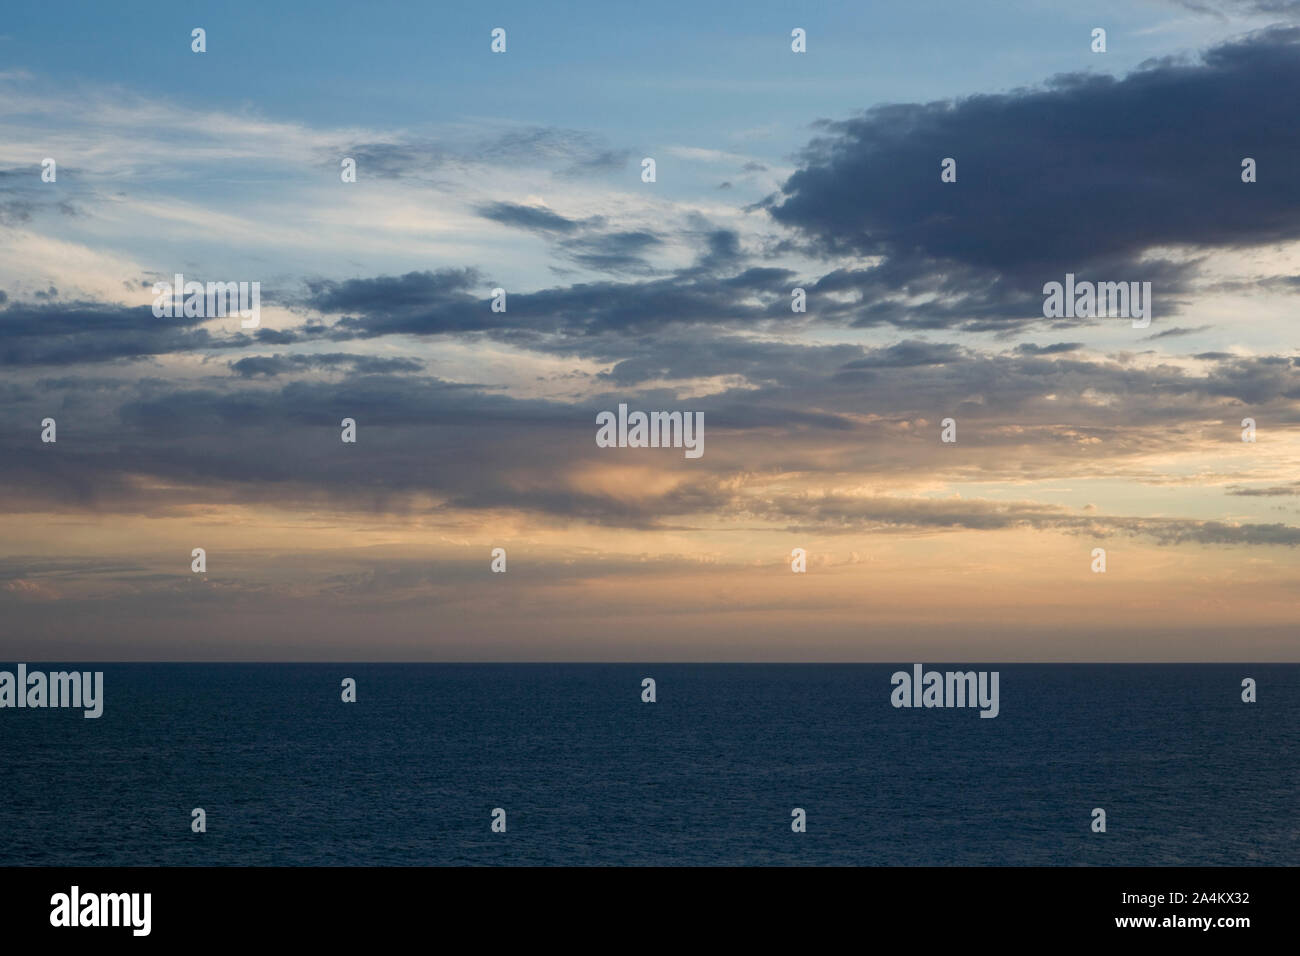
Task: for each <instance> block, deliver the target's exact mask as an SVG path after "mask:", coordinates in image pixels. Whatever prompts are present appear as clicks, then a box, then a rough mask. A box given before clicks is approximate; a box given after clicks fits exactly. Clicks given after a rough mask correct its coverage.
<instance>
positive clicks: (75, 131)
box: [0, 0, 1300, 662]
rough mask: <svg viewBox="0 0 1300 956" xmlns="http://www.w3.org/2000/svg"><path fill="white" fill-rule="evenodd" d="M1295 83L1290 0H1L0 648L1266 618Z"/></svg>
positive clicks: (1291, 288)
mask: <svg viewBox="0 0 1300 956" xmlns="http://www.w3.org/2000/svg"><path fill="white" fill-rule="evenodd" d="M498 27H499V28H502V29H504V30H505V31H506V50H505V52H503V53H494V52H493V51H492V49H491V43H492V37H491V33H492V31H493V29H494V28H498ZM1098 27H1100V28H1103V29H1104V30H1105V31H1106V50H1105V52H1094V51H1093V49H1092V46H1093V38H1092V34H1093V30H1094V28H1098ZM194 28H202V29H203V30H204V31H205V40H206V51H205V52H202V53H197V52H194V51H193V50H192V48H191V43H192V40H191V31H192V30H193V29H194ZM795 28H800V29H802V30H804V31H805V32H806V38H807V40H806V45H807V49H806V52H802V53H796V52H794V51H793V50H792V49H791V31H792V30H793V29H795ZM1298 88H1300V3H1291V2H1287V0H1247V2H1215V0H1204V2H1202V0H1183V2H1173V0H1146V2H1124V3H1118V2H1117V3H1095V4H1089V5H1087V6H1086V7H1081V6H1080V5H1077V4H1067V3H1063V2H1062V3H1056V2H1029V0H1020V2H1007V3H1000V4H997V5H983V4H980V5H976V4H960V3H938V2H915V3H906V4H902V3H900V4H861V3H819V4H814V5H809V6H808V7H799V6H797V5H791V4H777V3H753V2H746V3H707V4H700V3H689V4H688V3H675V2H670V3H658V4H648V5H635V6H634V5H621V4H620V5H609V4H595V3H567V4H564V5H548V4H538V3H528V4H478V3H473V4H470V3H465V4H396V3H369V4H350V3H349V4H344V3H333V2H313V3H310V4H307V3H292V2H289V3H277V4H251V3H238V4H236V3H227V4H217V3H212V4H194V5H187V6H186V7H184V8H181V7H180V6H179V5H176V4H169V3H144V2H140V3H126V4H123V5H120V6H119V7H116V8H107V7H104V6H103V5H100V4H91V3H70V4H62V5H60V6H58V7H57V8H54V7H50V6H49V5H39V4H37V5H23V6H21V7H20V8H16V9H15V10H13V11H11V12H10V14H9V15H7V17H6V20H5V22H4V24H3V25H2V26H0V659H4V658H6V657H8V658H13V659H17V660H34V661H40V660H304V661H310V660H412V661H416V660H419V661H424V660H429V661H438V660H445V661H543V660H580V661H585V660H602V661H603V660H627V661H810V662H811V661H900V660H903V661H932V662H941V661H945V662H947V661H954V662H956V661H1215V660H1231V661H1297V660H1300V642H1298V641H1297V637H1296V631H1295V623H1294V618H1295V614H1294V607H1295V600H1296V596H1297V586H1296V582H1297V576H1298V574H1300V553H1298V552H1297V545H1300V524H1298V523H1297V514H1298V513H1300V497H1298V496H1300V468H1297V465H1298V464H1300V377H1298V375H1297V371H1298V370H1300V352H1298V351H1297V336H1296V335H1295V334H1294V332H1293V328H1294V318H1293V312H1294V306H1295V302H1296V293H1297V290H1300V245H1298V243H1300V183H1298V182H1297V170H1300V122H1297V114H1296V110H1295V107H1294V96H1293V95H1292V94H1293V92H1294V91H1295V90H1296V89H1298ZM646 158H652V159H654V161H655V179H654V181H653V182H646V181H644V179H643V175H642V169H643V160H644V159H646ZM945 158H953V159H955V161H956V167H955V168H956V180H955V181H953V182H945V181H943V179H942V178H941V162H942V161H943V160H944V159H945ZM1245 158H1250V159H1253V160H1254V162H1255V170H1256V179H1255V181H1254V182H1243V174H1242V163H1243V159H1245ZM47 159H52V160H54V162H55V170H56V176H55V178H54V181H52V182H50V181H45V179H44V178H43V176H42V171H43V168H44V167H43V163H44V161H45V160H47ZM345 159H351V160H353V161H354V162H355V168H356V181H355V182H345V181H343V176H342V175H341V167H342V163H343V161H344V160H345ZM177 273H181V274H183V275H184V276H185V277H186V279H189V280H195V281H200V282H204V281H207V282H238V281H243V282H258V283H260V290H261V306H260V317H259V324H258V326H257V327H256V328H245V327H243V326H242V324H241V320H240V318H239V317H238V316H185V315H183V314H182V315H179V316H167V315H163V316H161V317H160V316H158V315H155V309H154V308H153V305H154V302H155V291H154V286H155V283H158V282H169V281H170V280H171V277H172V276H174V275H175V274H177ZM1067 274H1071V275H1074V276H1076V277H1077V278H1078V279H1079V280H1081V281H1082V280H1088V281H1095V282H1139V283H1142V282H1149V283H1150V284H1151V285H1150V288H1151V321H1150V324H1149V326H1145V327H1137V326H1138V325H1139V324H1140V323H1133V322H1130V321H1129V320H1128V319H1123V318H1114V317H1100V318H1091V317H1079V318H1076V317H1050V318H1049V317H1046V316H1045V312H1044V285H1045V284H1046V283H1049V282H1053V281H1056V282H1063V281H1064V279H1065V276H1066V275H1067ZM496 289H502V290H504V291H505V310H504V311H494V310H493V308H492V302H493V298H494V290H496ZM795 289H803V290H804V293H805V296H806V311H802V312H797V311H794V310H793V309H792V295H793V290H795ZM620 404H625V405H627V406H628V407H629V408H631V409H634V410H636V409H640V410H645V411H651V410H661V411H681V412H684V413H690V414H695V413H699V414H702V415H703V420H704V423H705V433H704V439H705V441H704V454H703V455H702V456H700V457H698V458H691V457H687V456H686V455H684V454H683V451H682V449H677V448H635V447H615V448H609V447H600V445H598V443H597V441H596V435H597V427H596V420H597V415H598V414H599V413H601V412H602V411H611V410H615V409H617V408H618V406H619V405H620ZM47 418H52V419H54V420H55V422H56V440H55V441H53V442H49V441H43V440H42V434H43V430H44V428H43V425H42V422H43V421H44V420H45V419H47ZM345 418H350V419H352V420H354V421H355V423H356V441H355V442H344V441H342V440H341V431H342V429H341V422H342V420H343V419H345ZM1248 418H1249V419H1252V420H1253V421H1254V423H1255V433H1254V438H1255V440H1254V441H1243V440H1242V438H1243V421H1244V420H1245V419H1248ZM946 419H951V420H952V421H953V422H954V423H955V435H956V440H955V441H944V440H942V437H943V431H944V427H943V423H944V421H945V420H946ZM950 431H951V430H950ZM950 437H951V435H950ZM195 548H202V549H203V550H204V552H205V559H206V570H204V571H202V572H195V571H194V570H193V569H192V560H193V559H192V554H193V549H195ZM495 548H501V549H504V550H505V552H506V570H505V572H504V573H499V572H494V571H493V570H492V552H493V549H495ZM1098 548H1100V549H1103V550H1104V552H1105V571H1104V572H1099V571H1097V570H1095V568H1097V567H1098V564H1097V557H1096V552H1095V549H1098ZM795 549H802V551H803V552H804V554H805V555H806V570H805V571H803V572H796V571H794V570H793V569H792V553H793V552H794V550H795Z"/></svg>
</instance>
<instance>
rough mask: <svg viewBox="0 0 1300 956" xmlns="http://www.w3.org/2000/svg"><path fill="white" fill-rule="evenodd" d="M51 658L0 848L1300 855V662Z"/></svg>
mask: <svg viewBox="0 0 1300 956" xmlns="http://www.w3.org/2000/svg"><path fill="white" fill-rule="evenodd" d="M26 663H27V665H28V670H29V672H30V671H33V670H38V669H41V670H70V669H77V670H102V671H103V672H104V711H103V716H102V717H100V718H98V719H90V720H88V719H85V718H83V716H82V712H81V711H80V710H58V709H44V710H41V709H12V708H6V709H0V866H51V865H60V866H65V865H66V866H100V865H104V866H145V865H166V866H212V865H217V866H227V865H228V866H263V865H264V866H322V865H323V866H356V865H390V866H408V865H409V866H480V865H514V866H788V865H798V866H949V865H951V866H1166V865H1183V866H1212V865H1262V866H1295V865H1298V864H1300V665H1288V664H1186V665H1167V664H1151V665H1145V664H1053V665H1042V664H978V665H973V664H963V665H951V664H942V663H935V662H925V669H926V670H941V671H946V670H963V671H965V670H972V669H974V670H988V671H992V670H996V671H998V672H999V675H1000V678H999V713H998V716H997V717H996V718H992V719H989V718H981V717H980V716H979V709H978V708H956V707H954V708H895V707H894V706H892V704H891V702H890V696H891V691H892V689H893V686H892V684H891V675H892V674H893V673H894V672H896V671H899V670H903V671H908V672H910V671H911V669H912V664H913V663H914V662H911V661H908V662H899V663H898V664H622V663H620V664H347V663H339V664H206V663H205V664H179V663H178V664H135V663H131V664H125V663H105V664H86V663H76V664H73V663H62V664H42V663H39V662H34V661H28V662H26ZM0 668H5V669H9V670H13V669H14V665H13V664H12V663H10V664H0ZM1247 677H1249V678H1252V679H1253V680H1254V681H1255V682H1256V687H1257V690H1256V694H1257V698H1258V699H1257V701H1256V702H1254V703H1245V702H1243V700H1242V681H1243V679H1244V678H1247ZM347 678H351V679H352V680H354V681H355V683H356V700H355V702H344V701H343V699H342V697H343V690H342V687H343V682H344V680H345V679H347ZM645 678H651V679H653V680H654V682H655V697H656V699H655V701H654V702H653V703H647V702H644V701H643V699H642V695H643V680H644V679H645ZM198 808H201V809H202V810H203V811H204V820H205V826H206V829H205V831H204V832H195V831H194V829H193V826H192V824H193V821H194V812H193V811H194V810H195V809H198ZM1097 809H1101V810H1104V812H1105V831H1104V832H1098V831H1096V830H1095V824H1094V821H1095V820H1096V819H1098V818H1097V817H1096V815H1095V813H1094V811H1095V810H1097ZM498 810H500V811H504V813H503V814H500V813H495V811H498ZM796 810H802V811H803V815H802V816H803V819H804V820H805V821H806V823H805V827H806V829H805V830H804V831H803V832H796V830H795V828H794V827H793V826H792V824H793V823H794V822H795V821H796V819H797V817H798V815H797V814H796ZM494 819H497V820H501V819H504V827H505V829H504V832H498V831H499V829H500V825H499V824H498V829H497V830H494V829H493V821H494Z"/></svg>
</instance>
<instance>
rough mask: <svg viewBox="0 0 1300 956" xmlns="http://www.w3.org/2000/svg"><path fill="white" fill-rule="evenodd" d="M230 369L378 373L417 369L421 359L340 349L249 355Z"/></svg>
mask: <svg viewBox="0 0 1300 956" xmlns="http://www.w3.org/2000/svg"><path fill="white" fill-rule="evenodd" d="M229 364H230V369H231V371H233V372H234V373H235V374H236V375H240V376H243V377H244V378H252V377H254V376H266V377H271V376H275V375H285V374H288V373H291V372H301V371H307V370H315V369H339V368H344V369H348V370H350V371H351V372H353V373H355V374H360V375H377V374H386V373H400V372H419V371H422V370H423V368H424V365H423V363H421V362H417V361H415V360H414V359H403V358H383V357H381V356H374V355H349V354H347V353H343V352H332V353H327V354H308V355H278V354H277V355H250V356H249V357H247V358H242V359H239V360H237V361H234V362H231V363H229Z"/></svg>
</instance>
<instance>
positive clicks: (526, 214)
mask: <svg viewBox="0 0 1300 956" xmlns="http://www.w3.org/2000/svg"><path fill="white" fill-rule="evenodd" d="M476 211H477V212H478V214H479V215H480V216H482V217H483V218H484V219H491V220H492V221H493V222H499V223H501V224H502V225H506V226H514V227H515V228H518V229H531V230H535V231H538V232H561V233H569V232H573V231H574V230H576V229H577V228H579V226H580V225H581V223H580V222H578V221H577V220H576V219H566V218H565V217H564V216H561V215H560V214H559V213H555V212H552V211H551V210H549V209H547V208H545V207H543V206H522V205H520V204H519V203H513V202H494V203H488V204H487V205H484V206H479V207H478V209H477V210H476Z"/></svg>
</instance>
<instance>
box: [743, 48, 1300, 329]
mask: <svg viewBox="0 0 1300 956" xmlns="http://www.w3.org/2000/svg"><path fill="white" fill-rule="evenodd" d="M1298 84H1300V29H1296V28H1276V29H1272V30H1269V31H1265V32H1262V33H1258V34H1254V35H1252V36H1250V37H1248V38H1246V39H1244V40H1241V41H1238V42H1233V43H1227V44H1223V45H1221V46H1218V47H1215V48H1213V49H1211V50H1210V51H1208V52H1207V53H1206V54H1205V55H1204V57H1203V58H1202V59H1201V60H1200V61H1198V62H1182V61H1175V60H1170V59H1165V60H1159V61H1154V62H1150V63H1148V64H1145V65H1144V66H1143V67H1142V68H1141V69H1140V70H1138V71H1137V72H1135V73H1132V74H1130V75H1129V76H1126V77H1124V78H1122V79H1115V78H1112V77H1109V76H1104V75H1097V74H1072V75H1066V76H1059V77H1056V78H1055V79H1053V80H1051V81H1050V82H1048V83H1047V84H1046V85H1045V86H1044V87H1042V88H1039V89H1032V90H1017V91H1015V92H1013V93H1008V94H1003V95H981V96H972V97H968V98H965V99H961V100H957V101H955V102H939V103H930V104H924V105H922V104H907V105H893V106H881V107H877V108H875V109H872V110H869V111H867V112H866V113H865V114H863V115H862V116H860V117H858V118H854V119H848V120H843V121H836V122H829V121H827V122H822V123H821V124H820V129H821V134H820V135H819V137H818V138H817V139H815V140H814V141H813V142H812V143H811V144H810V146H809V147H808V148H807V150H806V151H805V154H804V156H803V159H802V166H801V168H800V169H799V170H798V171H797V172H795V173H794V174H793V175H792V176H791V177H790V179H789V180H788V181H787V182H786V184H785V186H784V188H783V192H782V193H781V195H779V196H777V197H775V198H774V199H772V200H771V201H770V202H769V204H768V208H769V211H770V213H771V215H772V217H773V218H774V219H775V220H776V221H777V222H779V223H781V224H783V225H786V226H789V227H791V228H793V229H795V230H797V231H798V233H799V234H801V235H802V236H803V237H805V239H806V242H807V245H808V246H809V248H810V249H811V250H813V251H816V252H820V253H823V254H827V255H839V254H853V255H868V256H882V257H884V258H885V263H884V265H882V266H881V267H880V269H877V270H866V271H865V273H864V274H863V275H861V276H859V277H857V278H858V280H859V284H860V283H861V282H863V281H865V282H873V281H874V280H876V279H877V278H884V279H885V280H886V281H885V282H884V283H883V285H884V288H883V289H880V288H875V289H873V288H870V287H868V288H867V289H866V292H867V295H866V299H867V301H866V302H864V309H863V315H862V317H861V319H862V321H863V322H865V323H871V322H876V321H895V322H896V321H899V319H900V317H901V312H902V310H901V309H900V308H899V307H898V306H896V305H891V304H890V303H889V302H888V301H887V300H882V299H881V297H880V293H881V292H885V291H892V292H897V291H898V290H899V289H900V288H910V287H919V289H921V290H924V289H926V288H927V287H928V288H932V289H935V291H939V292H944V291H951V292H954V293H955V294H956V299H955V301H954V303H952V304H947V305H946V308H945V311H946V312H947V314H946V315H941V316H940V317H939V318H940V320H941V321H945V322H952V321H954V320H956V319H959V318H962V317H963V316H962V314H961V313H962V312H964V311H965V312H970V311H972V310H973V311H975V312H976V313H977V314H978V310H979V309H980V307H981V306H985V305H992V306H993V307H994V308H996V309H997V310H999V311H1000V312H1002V313H1003V314H1006V313H1007V312H1008V310H1010V314H1011V315H1018V316H1019V317H1020V318H1022V319H1023V318H1034V319H1035V320H1036V321H1041V306H1042V292H1041V289H1042V284H1043V283H1044V282H1046V281H1050V280H1053V279H1056V280H1059V279H1061V278H1062V277H1063V276H1064V274H1065V273H1066V272H1073V273H1075V274H1076V275H1078V276H1079V277H1080V278H1081V279H1086V278H1095V279H1098V280H1109V281H1132V280H1151V281H1153V285H1154V292H1155V294H1156V296H1157V297H1166V298H1167V297H1168V296H1170V295H1172V294H1173V293H1176V292H1178V291H1180V290H1182V289H1185V288H1186V286H1187V283H1188V281H1190V279H1191V278H1192V277H1193V276H1194V275H1195V270H1194V268H1192V267H1189V265H1188V264H1186V263H1184V264H1181V265H1180V264H1176V263H1172V262H1164V263H1161V262H1158V261H1157V262H1152V261H1149V260H1146V259H1144V257H1147V256H1149V255H1151V254H1152V253H1155V252H1156V251H1157V250H1159V249H1162V248H1166V247H1170V246H1184V247H1190V248H1191V249H1193V250H1209V249H1222V248H1240V247H1247V246H1256V245H1261V244H1265V243H1273V242H1279V241H1283V240H1290V239H1296V238H1300V179H1297V177H1294V176H1292V175H1291V174H1290V171H1291V170H1293V169H1295V168H1296V167H1297V165H1298V164H1300V126H1297V124H1296V123H1295V122H1294V121H1293V120H1294V117H1293V116H1292V115H1291V112H1292V110H1291V106H1290V103H1289V100H1288V98H1287V97H1282V96H1278V95H1277V91H1278V90H1280V89H1292V88H1295V87H1296V86H1297V85H1298ZM1247 156H1249V157H1252V158H1254V159H1255V160H1256V161H1257V162H1258V165H1259V171H1260V172H1259V181H1258V182H1257V183H1253V184H1245V183H1242V181H1241V176H1240V174H1241V161H1242V158H1243V157H1247ZM945 157H953V158H955V159H956V160H957V167H958V177H957V182H955V183H943V182H941V181H940V177H939V173H940V160H942V159H943V158H945ZM881 270H883V273H882V271H881ZM954 270H955V273H956V276H957V278H958V280H959V283H960V287H959V288H956V289H944V287H943V280H942V279H940V278H939V277H941V276H942V277H947V276H949V275H952V274H953V272H954ZM878 274H879V275H878ZM977 282H978V283H981V284H982V285H983V286H984V287H983V288H978V287H977V286H976V285H975V283H977ZM877 285H880V283H877ZM963 300H965V301H963ZM1161 306H1162V303H1160V302H1159V301H1158V302H1157V315H1160V314H1165V315H1167V314H1170V313H1171V312H1172V311H1173V309H1171V308H1170V303H1168V302H1166V303H1163V308H1162V307H1161ZM954 310H955V311H954ZM926 311H928V312H931V313H933V311H934V310H933V308H932V307H931V306H928V305H927V306H926ZM995 326H996V322H995V321H993V322H990V323H989V327H995Z"/></svg>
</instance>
